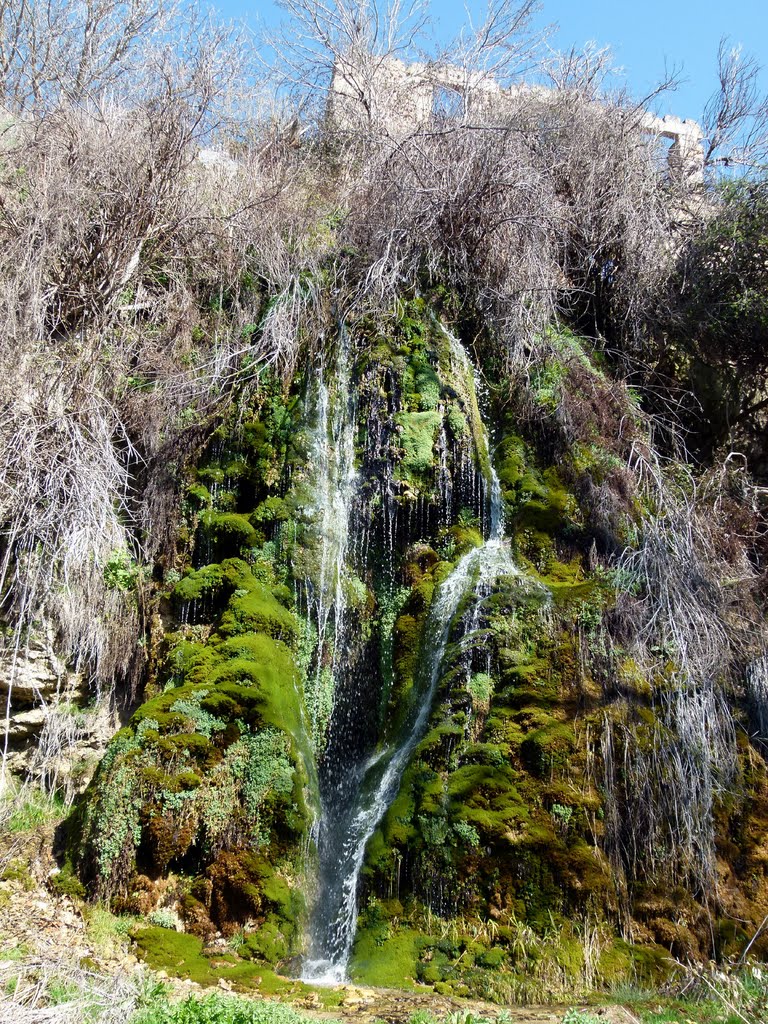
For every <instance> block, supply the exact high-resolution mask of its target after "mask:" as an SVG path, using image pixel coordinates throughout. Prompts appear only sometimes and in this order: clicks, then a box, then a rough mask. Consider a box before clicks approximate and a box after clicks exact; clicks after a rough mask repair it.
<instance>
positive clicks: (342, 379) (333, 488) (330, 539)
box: [306, 324, 357, 746]
mask: <svg viewBox="0 0 768 1024" xmlns="http://www.w3.org/2000/svg"><path fill="white" fill-rule="evenodd" d="M349 372H350V371H349V336H348V333H347V331H346V328H345V327H344V325H343V324H342V325H341V326H340V328H339V345H338V355H337V359H336V364H335V367H334V373H333V381H332V390H331V388H329V383H328V381H327V380H326V370H325V366H324V362H323V360H322V358H321V359H320V362H319V382H318V392H317V412H316V417H315V425H314V428H313V430H312V432H311V445H310V450H311V453H312V466H313V468H314V476H315V480H314V488H313V492H314V508H313V509H312V512H313V519H314V527H315V531H316V534H317V539H318V543H319V545H320V563H319V566H318V567H317V571H316V573H315V574H314V576H315V578H314V579H311V578H309V579H307V580H306V587H307V596H308V611H309V616H310V619H311V620H312V621H313V622H314V624H315V627H316V629H317V649H316V655H315V671H314V677H313V678H312V679H310V680H309V686H308V689H309V693H308V704H309V710H310V715H311V719H312V738H313V741H314V743H315V744H316V746H317V745H321V743H322V737H323V733H324V731H325V727H326V725H327V715H328V713H329V708H328V706H327V705H328V704H329V702H330V701H331V700H332V697H333V692H332V691H333V680H334V676H335V671H336V657H337V653H338V651H339V649H340V647H341V645H342V637H343V632H344V613H345V599H344V573H345V563H346V558H347V549H348V546H349V523H350V518H351V509H352V505H353V502H354V496H355V488H356V482H357V474H356V472H355V416H356V406H355V399H354V394H353V392H352V390H351V388H350V386H349ZM331 627H332V628H331ZM329 689H330V690H331V692H330V693H329V692H328V690H329Z"/></svg>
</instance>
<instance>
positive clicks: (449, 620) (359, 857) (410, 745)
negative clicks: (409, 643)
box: [302, 336, 549, 984]
mask: <svg viewBox="0 0 768 1024" xmlns="http://www.w3.org/2000/svg"><path fill="white" fill-rule="evenodd" d="M449 338H450V341H451V347H452V352H453V354H454V356H455V358H456V359H457V360H458V362H459V364H460V366H461V368H462V369H464V370H466V371H467V372H468V373H470V374H471V373H473V371H472V367H471V363H470V361H469V358H468V356H467V355H466V352H464V350H463V348H462V347H461V345H460V343H459V342H458V340H456V339H454V338H452V337H450V336H449ZM476 444H477V447H478V456H479V461H480V463H481V466H482V467H483V478H484V481H485V489H486V495H487V507H488V520H487V522H488V536H487V539H486V540H485V542H484V543H483V544H482V545H481V546H480V547H477V548H474V549H473V550H472V551H470V552H468V553H467V554H465V555H464V556H463V558H461V559H460V560H459V562H458V563H457V565H456V566H455V567H454V569H453V570H452V572H451V573H450V575H449V576H448V577H447V578H446V579H445V580H443V582H442V583H441V584H440V585H439V587H438V588H437V590H436V593H435V597H434V599H433V601H432V606H431V608H430V611H429V615H428V618H427V622H426V625H425V629H424V636H423V641H422V648H421V655H420V666H421V667H420V670H419V672H418V673H417V678H416V680H415V684H414V692H415V694H416V696H417V703H416V706H415V707H414V708H413V710H412V712H411V714H410V716H409V718H408V719H407V720H406V722H405V724H404V725H403V727H402V730H401V733H400V738H399V742H398V743H397V744H396V745H390V746H387V747H385V748H384V749H381V750H379V751H377V752H376V753H375V754H374V755H373V756H371V757H369V758H367V759H364V760H362V761H361V762H360V763H359V764H357V765H353V766H352V768H351V770H349V771H348V772H347V774H346V776H345V778H344V779H343V781H341V782H338V783H337V786H336V789H335V791H334V792H332V793H330V794H324V799H323V807H322V820H321V825H320V827H321V842H320V846H319V855H320V863H319V892H318V896H317V900H316V902H315V905H314V908H313V914H312V920H311V922H310V934H309V952H308V956H307V958H306V960H305V962H304V965H303V971H302V978H303V979H304V980H305V981H311V982H313V983H315V984H339V983H342V982H344V981H345V980H346V979H347V968H348V964H349V958H350V954H351V951H352V944H353V941H354V937H355V929H356V925H357V889H358V881H359V876H360V870H361V868H362V866H363V860H364V857H365V848H366V845H367V843H368V840H369V839H370V837H371V836H372V835H373V832H374V830H375V829H376V827H377V825H378V823H379V821H380V820H381V819H382V817H383V815H384V814H385V812H386V810H387V808H388V807H389V804H390V803H391V801H392V800H393V799H394V797H395V795H396V794H397V789H398V786H399V784H400V780H401V778H402V775H403V772H404V770H405V768H406V766H407V764H408V762H409V760H410V757H411V755H412V754H413V751H414V749H415V748H416V746H417V744H418V743H419V741H420V740H421V739H422V737H423V735H424V733H425V731H426V727H427V723H428V720H429V716H430V713H431V710H432V704H433V701H434V697H435V693H436V691H437V688H438V684H439V682H440V679H441V674H442V673H441V670H442V668H443V662H444V658H445V653H446V649H447V647H448V642H449V636H450V632H451V626H452V624H453V622H454V619H455V616H456V614H457V612H458V610H459V607H460V605H461V602H462V600H463V599H464V598H465V596H466V595H467V594H468V593H469V591H470V588H471V589H472V591H473V594H474V597H475V599H476V601H479V600H480V599H482V598H483V597H485V596H487V594H488V593H489V590H490V588H491V586H492V584H493V582H494V581H495V580H496V579H498V578H499V577H500V576H505V577H513V578H515V579H517V580H519V581H520V584H521V586H528V587H529V588H530V587H536V588H540V589H541V591H542V596H543V597H544V596H546V597H548V596H549V595H548V592H547V591H546V590H545V588H543V587H541V585H540V584H538V583H534V582H533V581H531V580H530V579H529V578H528V577H526V576H524V574H523V573H522V572H521V571H520V570H519V569H518V568H517V566H516V565H515V564H514V562H513V560H512V556H511V554H510V551H509V548H508V545H507V544H505V542H504V509H503V499H502V494H501V486H500V483H499V479H498V476H497V474H496V472H495V470H494V468H493V466H492V463H491V458H490V446H489V443H488V436H487V433H486V430H485V426H484V424H483V423H482V421H479V429H478V431H477V435H476Z"/></svg>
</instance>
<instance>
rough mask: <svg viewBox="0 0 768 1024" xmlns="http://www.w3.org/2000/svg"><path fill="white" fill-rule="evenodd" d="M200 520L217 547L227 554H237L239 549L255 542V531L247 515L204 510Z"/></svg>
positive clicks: (249, 546)
mask: <svg viewBox="0 0 768 1024" xmlns="http://www.w3.org/2000/svg"><path fill="white" fill-rule="evenodd" d="M200 522H201V524H202V526H203V528H204V529H205V531H206V533H208V534H209V535H210V537H211V538H212V539H213V541H214V543H215V544H216V546H217V548H219V549H222V550H224V551H226V553H227V554H237V553H239V552H240V551H241V549H243V548H251V547H253V546H254V545H255V544H256V539H257V538H256V531H255V530H254V528H253V527H252V526H251V524H250V522H249V521H248V517H247V516H244V515H239V514H238V513H237V512H213V511H206V512H203V514H202V515H201V517H200Z"/></svg>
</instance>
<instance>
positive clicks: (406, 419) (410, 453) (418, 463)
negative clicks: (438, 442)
mask: <svg viewBox="0 0 768 1024" xmlns="http://www.w3.org/2000/svg"><path fill="white" fill-rule="evenodd" d="M440 422H441V416H440V413H439V412H434V411H428V412H400V413H396V415H395V423H396V424H397V426H398V427H399V428H400V444H401V447H402V450H403V456H402V459H401V463H400V465H401V467H402V468H403V470H404V471H405V472H406V474H409V475H413V476H416V477H420V476H424V475H425V474H427V473H429V472H430V471H431V470H432V468H433V467H434V462H435V439H436V437H437V431H438V429H439V427H440Z"/></svg>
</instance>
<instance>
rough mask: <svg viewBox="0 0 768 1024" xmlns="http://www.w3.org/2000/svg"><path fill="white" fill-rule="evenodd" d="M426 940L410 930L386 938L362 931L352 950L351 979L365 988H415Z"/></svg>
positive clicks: (402, 930) (403, 929) (405, 929)
mask: <svg viewBox="0 0 768 1024" xmlns="http://www.w3.org/2000/svg"><path fill="white" fill-rule="evenodd" d="M423 941H424V940H423V938H422V936H421V935H420V934H419V932H417V931H415V930H412V929H410V928H402V929H400V930H399V931H397V933H396V934H394V935H391V936H384V937H381V936H379V937H377V936H375V935H374V934H372V933H370V932H367V931H366V930H365V929H361V930H360V931H359V932H358V934H357V936H356V938H355V945H354V948H353V950H352V960H351V962H350V965H349V973H350V976H351V977H352V979H353V980H354V981H357V982H359V983H361V984H364V985H374V986H381V987H383V988H399V989H402V988H411V987H413V983H414V981H415V979H416V974H417V963H418V959H419V953H420V951H421V947H422V945H423Z"/></svg>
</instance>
